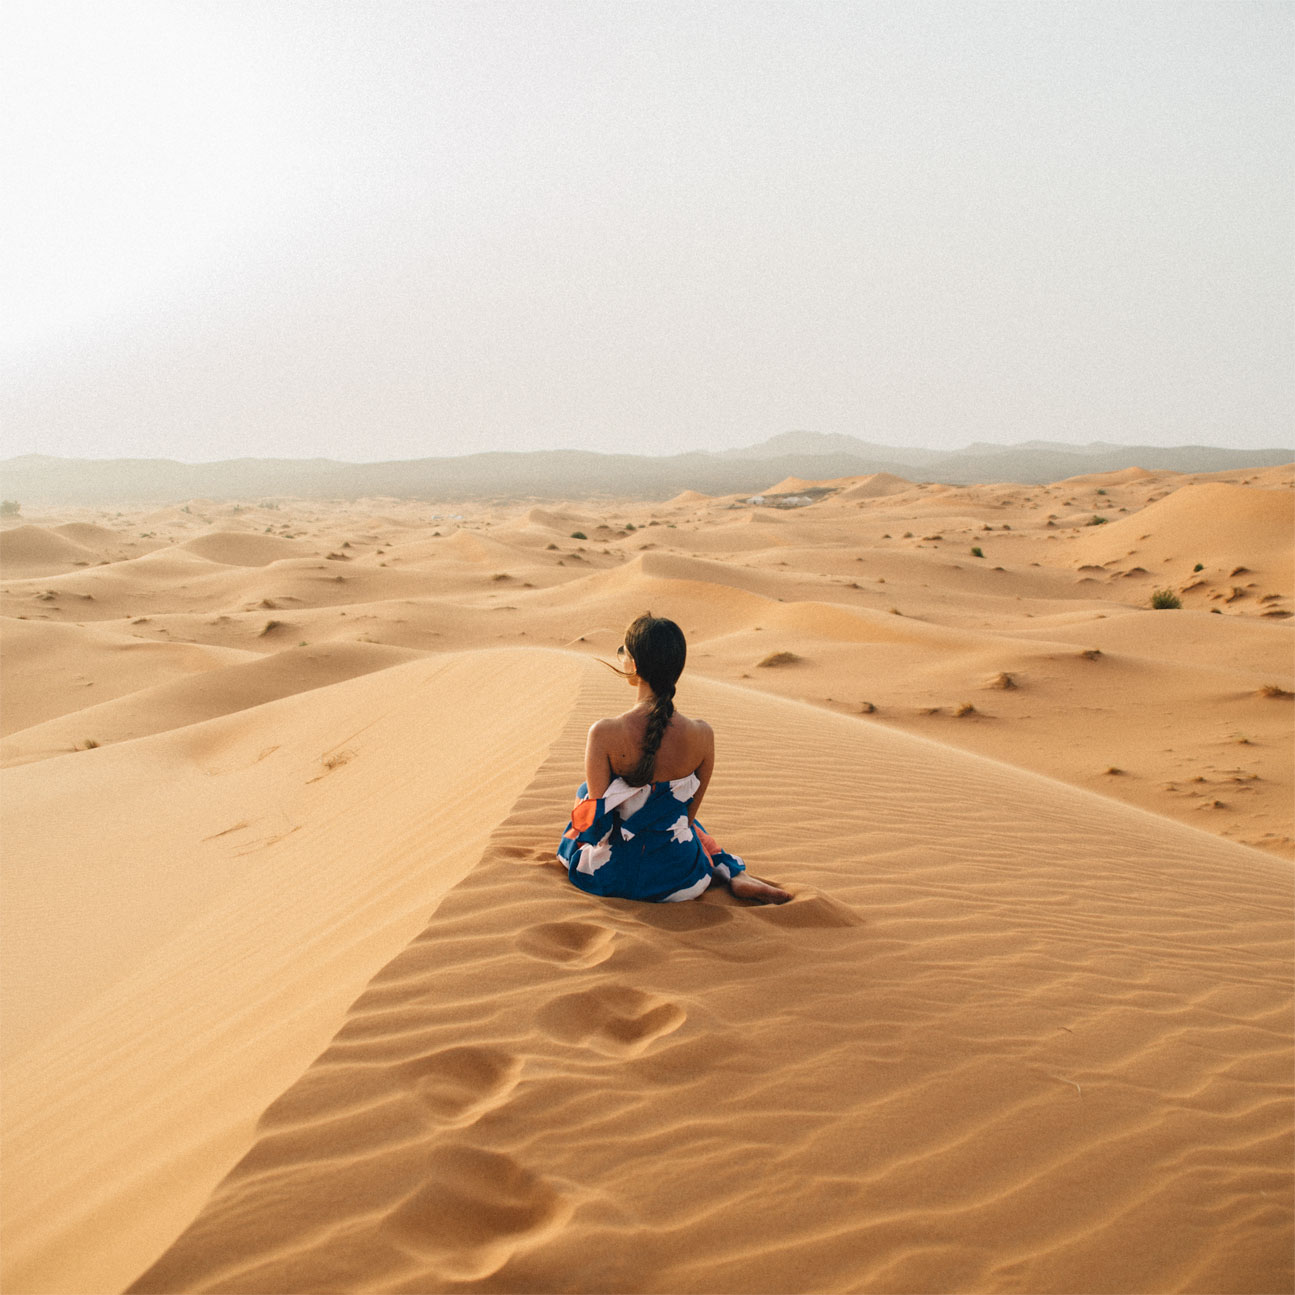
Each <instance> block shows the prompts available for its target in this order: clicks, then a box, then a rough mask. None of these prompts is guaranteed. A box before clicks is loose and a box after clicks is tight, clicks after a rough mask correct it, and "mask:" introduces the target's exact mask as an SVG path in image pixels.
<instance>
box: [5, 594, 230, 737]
mask: <svg viewBox="0 0 1295 1295" xmlns="http://www.w3.org/2000/svg"><path fill="white" fill-rule="evenodd" d="M247 659H248V658H247V655H246V654H245V653H241V652H238V651H237V650H231V649H229V648H225V647H218V646H212V645H208V644H199V643H158V642H155V641H153V640H151V639H147V638H140V637H138V636H136V635H133V634H129V633H127V632H125V628H124V627H120V626H118V627H113V628H109V627H106V626H98V625H76V624H74V625H56V624H49V623H48V622H40V621H24V620H18V619H16V618H14V617H4V618H3V619H0V667H2V668H3V674H2V675H0V678H2V680H3V693H4V705H3V708H2V711H0V720H2V721H3V723H2V728H3V731H4V732H5V733H13V732H16V731H18V730H19V729H24V728H29V727H30V726H31V725H33V724H39V723H42V722H43V721H45V720H48V719H53V718H54V717H56V716H59V715H68V714H71V713H74V712H76V711H79V710H81V709H83V708H85V707H87V706H96V705H98V704H100V703H101V702H104V701H108V700H111V699H112V698H114V697H121V696H124V695H125V694H127V693H131V692H135V691H136V690H138V689H140V688H147V687H149V686H150V685H153V684H158V683H161V682H163V681H165V680H168V679H175V678H185V677H188V676H189V675H191V674H194V673H195V672H200V671H205V670H213V669H216V668H218V667H220V666H222V665H230V664H233V663H234V662H238V661H244V660H247ZM35 680H39V686H31V685H32V682H33V681H35Z"/></svg>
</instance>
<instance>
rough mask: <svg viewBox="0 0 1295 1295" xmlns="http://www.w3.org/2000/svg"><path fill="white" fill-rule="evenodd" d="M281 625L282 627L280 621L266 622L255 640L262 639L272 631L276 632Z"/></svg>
mask: <svg viewBox="0 0 1295 1295" xmlns="http://www.w3.org/2000/svg"><path fill="white" fill-rule="evenodd" d="M282 625H283V622H282V621H266V622H265V626H264V627H263V628H262V630H261V632H260V633H259V634H258V635H257V638H264V637H265V636H266V635H267V634H269V633H270V632H271V631H272V630H277V629H279V628H280V627H281V626H282Z"/></svg>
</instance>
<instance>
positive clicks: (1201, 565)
mask: <svg viewBox="0 0 1295 1295" xmlns="http://www.w3.org/2000/svg"><path fill="white" fill-rule="evenodd" d="M1204 570H1205V563H1204V562H1198V563H1197V564H1196V565H1195V566H1194V567H1193V568H1192V571H1193V572H1196V571H1204Z"/></svg>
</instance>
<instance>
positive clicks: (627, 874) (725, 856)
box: [558, 773, 746, 903]
mask: <svg viewBox="0 0 1295 1295" xmlns="http://www.w3.org/2000/svg"><path fill="white" fill-rule="evenodd" d="M700 786H701V783H700V782H699V781H698V779H697V775H696V774H694V773H690V774H689V775H688V776H687V777H686V778H675V779H674V780H673V781H672V782H654V783H652V784H650V785H649V786H645V787H632V786H630V784H629V783H627V782H626V781H625V780H624V779H623V778H615V779H613V780H612V783H611V785H610V786H609V787H608V788H607V790H606V791H605V792H604V793H603V794H602V795H601V796H599V797H598V799H597V800H590V799H589V787H588V784H587V783H583V782H582V783H581V784H580V790H579V792H578V793H577V795H576V803H575V807H574V808H573V809H572V811H571V821H570V823H568V824H567V830H566V831H565V832H564V833H563V836H562V841H561V844H560V845H559V846H558V858H559V859H561V860H562V861H563V862H564V863H565V864H566V865H567V875H568V876H569V877H570V878H571V881H572V884H573V885H576V886H579V887H580V889H581V890H587V891H588V892H589V893H590V894H591V895H616V896H619V897H620V898H622V899H643V900H648V901H649V902H652V903H671V902H673V901H676V900H683V899H695V898H696V897H697V896H698V895H700V894H701V893H702V891H703V890H705V889H706V887H707V886H709V885H710V883H711V882H712V881H713V880H714V878H715V877H717V876H718V877H721V878H723V879H725V880H727V879H728V878H730V877H732V876H733V875H734V874H735V873H739V872H744V871H745V870H746V865H745V864H744V863H743V862H742V860H741V859H740V858H738V856H737V855H735V854H729V853H728V852H727V851H725V850H721V849H720V848H719V846H718V845H716V843H715V840H714V838H713V837H711V836H709V835H707V833H706V832H705V831H704V830H703V829H702V825H701V824H700V823H689V822H688V802H689V801H691V800H692V798H693V797H694V796H695V795H696V794H697V788H698V787H700Z"/></svg>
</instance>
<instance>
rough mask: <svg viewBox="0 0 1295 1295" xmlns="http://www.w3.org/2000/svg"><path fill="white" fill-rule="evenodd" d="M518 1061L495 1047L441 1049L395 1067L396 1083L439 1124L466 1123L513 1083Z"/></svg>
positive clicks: (503, 1095) (500, 1098)
mask: <svg viewBox="0 0 1295 1295" xmlns="http://www.w3.org/2000/svg"><path fill="white" fill-rule="evenodd" d="M521 1068H522V1063H521V1060H520V1059H519V1058H518V1057H515V1056H513V1055H512V1054H511V1053H508V1052H504V1051H503V1050H502V1049H499V1048H483V1047H472V1046H465V1047H460V1048H443V1049H441V1050H439V1051H437V1052H429V1053H427V1054H426V1055H425V1056H421V1057H415V1058H413V1059H412V1060H411V1061H404V1062H401V1063H400V1064H399V1065H397V1066H395V1067H394V1068H393V1069H394V1074H395V1077H396V1078H397V1080H398V1082H399V1083H400V1086H401V1087H402V1088H404V1089H405V1090H406V1091H408V1092H410V1093H412V1094H413V1096H415V1097H416V1098H417V1099H418V1100H419V1101H420V1102H421V1103H422V1104H423V1105H424V1106H425V1107H426V1108H427V1109H428V1110H429V1111H430V1112H431V1114H432V1115H434V1116H435V1117H436V1119H437V1120H438V1121H440V1122H442V1123H446V1124H454V1125H463V1124H469V1123H471V1122H472V1121H473V1120H474V1119H476V1118H477V1116H479V1115H480V1114H481V1113H482V1112H483V1111H485V1110H487V1109H489V1108H492V1107H495V1106H498V1105H499V1104H500V1103H501V1102H502V1101H503V1100H504V1099H505V1098H506V1097H507V1096H508V1094H509V1093H510V1092H512V1090H513V1089H514V1088H515V1087H516V1086H517V1077H518V1074H519V1073H520V1072H521Z"/></svg>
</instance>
